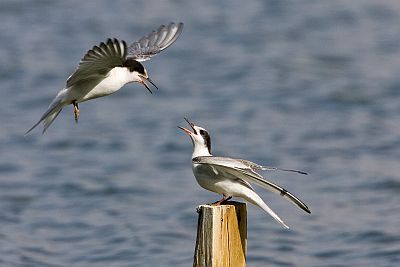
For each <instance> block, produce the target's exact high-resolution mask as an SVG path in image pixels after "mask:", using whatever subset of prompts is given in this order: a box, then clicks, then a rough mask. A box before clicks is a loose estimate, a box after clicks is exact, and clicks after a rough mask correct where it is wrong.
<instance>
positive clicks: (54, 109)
mask: <svg viewBox="0 0 400 267" xmlns="http://www.w3.org/2000/svg"><path fill="white" fill-rule="evenodd" d="M63 107H64V104H63V103H61V102H58V103H54V104H53V105H50V107H49V108H48V109H47V111H46V112H45V113H44V114H43V115H42V117H41V118H40V120H39V121H38V122H37V123H35V125H33V126H32V128H30V129H29V130H28V131H26V133H25V135H27V134H28V133H30V132H31V131H32V130H33V129H35V128H36V126H38V125H39V124H40V123H41V122H43V131H42V133H44V132H45V131H46V130H47V128H49V126H50V124H51V123H52V122H53V121H54V120H55V119H56V118H57V116H58V114H60V112H61V110H62V109H63Z"/></svg>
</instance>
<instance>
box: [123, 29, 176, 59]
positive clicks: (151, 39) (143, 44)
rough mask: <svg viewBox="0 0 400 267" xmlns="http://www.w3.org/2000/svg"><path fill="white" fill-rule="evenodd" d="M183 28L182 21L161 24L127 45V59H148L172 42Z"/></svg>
mask: <svg viewBox="0 0 400 267" xmlns="http://www.w3.org/2000/svg"><path fill="white" fill-rule="evenodd" d="M182 30H183V23H182V22H181V23H178V24H175V23H170V24H169V25H168V26H165V25H161V26H160V27H159V28H158V29H157V30H155V31H152V32H151V33H149V34H148V35H146V36H144V37H142V38H141V39H139V40H138V41H136V42H134V43H132V44H131V45H130V46H129V47H128V56H127V58H129V59H134V60H137V61H146V60H149V59H150V58H151V57H153V56H154V55H156V54H158V53H160V52H161V51H162V50H164V49H165V48H167V47H168V46H170V45H171V44H173V43H174V42H175V41H176V39H178V37H179V35H181V33H182Z"/></svg>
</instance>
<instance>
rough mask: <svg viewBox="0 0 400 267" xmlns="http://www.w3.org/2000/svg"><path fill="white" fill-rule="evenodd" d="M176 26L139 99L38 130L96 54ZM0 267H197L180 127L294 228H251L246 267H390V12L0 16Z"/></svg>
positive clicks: (272, 4) (398, 94)
mask: <svg viewBox="0 0 400 267" xmlns="http://www.w3.org/2000/svg"><path fill="white" fill-rule="evenodd" d="M170 21H184V22H185V29H184V32H183V34H182V36H181V38H180V39H179V40H178V41H177V42H176V43H175V44H174V45H173V46H172V47H170V48H168V49H167V50H166V51H165V52H163V53H162V54H160V55H158V56H156V57H154V58H153V59H152V60H151V61H148V62H145V63H144V64H145V66H146V68H147V69H148V71H149V74H150V76H151V77H152V79H153V80H154V82H155V83H156V84H157V85H158V86H159V88H160V90H159V91H156V92H155V93H154V94H153V95H150V94H149V93H148V92H147V91H146V90H145V89H144V88H143V87H142V86H140V85H138V84H130V85H127V86H125V87H124V88H123V89H122V90H121V91H119V92H117V93H116V94H114V95H112V96H109V97H106V98H101V99H97V100H95V101H89V102H86V103H83V104H82V105H80V109H81V117H80V121H79V124H78V125H75V123H74V119H73V113H72V109H71V107H67V108H66V109H65V110H64V111H63V112H62V113H61V114H60V116H59V117H58V118H57V120H56V121H55V122H54V124H53V125H52V126H51V127H50V128H49V130H48V132H47V133H46V134H45V135H41V132H40V131H41V129H37V130H36V131H34V132H32V133H31V134H30V135H28V136H27V137H24V136H23V133H24V132H25V131H26V130H27V129H28V128H30V126H31V125H33V124H34V123H35V122H36V121H37V120H38V119H39V117H40V116H41V115H42V113H43V112H44V110H45V109H46V108H47V106H48V104H49V102H50V101H51V100H52V98H53V97H54V96H55V94H56V93H57V91H58V90H60V89H61V88H63V86H64V85H65V79H66V78H67V77H68V75H69V74H70V73H71V72H72V71H73V70H74V69H75V67H76V65H77V63H78V62H79V60H80V58H81V57H82V56H83V54H84V53H85V52H86V50H87V49H89V48H90V47H92V46H93V45H95V44H98V43H99V42H100V41H104V40H106V38H108V37H117V38H120V39H124V40H126V41H128V42H131V41H134V40H136V39H137V38H140V37H141V36H142V35H144V34H146V33H148V32H149V31H151V30H152V29H155V28H157V27H158V26H159V25H161V24H165V23H168V22H170ZM0 22H1V23H0V43H1V44H0V62H1V64H0V87H1V89H0V94H1V100H2V101H1V104H0V114H1V116H0V225H1V227H0V266H89V267H90V266H191V264H192V260H193V249H194V245H195V238H196V236H195V235H196V224H197V214H196V211H195V208H196V206H197V205H199V204H202V203H209V202H213V201H215V200H217V199H218V198H219V196H217V195H215V194H213V193H211V192H207V191H205V190H203V189H202V188H200V187H199V186H198V185H197V184H196V181H195V180H194V178H193V175H192V171H191V168H190V155H191V151H192V145H191V142H190V140H189V138H188V137H187V136H186V135H185V134H184V133H182V132H181V131H180V130H179V129H178V128H177V127H176V126H177V125H182V126H184V125H185V121H184V120H183V117H188V118H190V119H192V120H193V121H194V122H195V123H197V124H198V125H201V126H203V127H205V128H207V129H208V130H209V131H210V133H211V135H212V147H213V152H214V154H215V155H229V156H234V157H239V158H247V159H250V160H252V161H255V162H257V163H262V164H266V165H272V166H275V165H277V166H282V167H289V168H297V169H302V170H305V171H308V172H309V173H310V174H309V175H308V176H302V175H296V174H291V173H278V172H276V173H266V177H268V178H269V179H271V180H272V181H274V182H276V183H278V184H279V185H281V186H283V187H285V188H286V189H288V190H289V191H291V192H293V193H295V194H296V195H298V196H299V197H300V198H301V199H302V200H303V201H304V202H306V203H307V204H308V205H309V207H310V209H311V210H312V214H311V215H308V214H306V213H304V212H303V211H301V210H299V209H298V208H296V207H295V206H293V205H291V204H289V203H288V202H286V201H285V200H283V199H281V198H280V197H279V196H277V195H274V194H272V193H270V192H267V191H264V190H262V189H260V188H257V191H258V192H259V193H260V195H261V196H262V197H263V198H264V199H265V201H266V202H267V203H268V204H269V205H270V206H271V208H273V209H274V210H275V211H276V212H277V213H278V214H279V215H280V216H281V217H282V218H283V219H284V220H285V221H286V222H287V224H288V225H290V226H291V228H292V229H291V230H290V231H287V230H284V229H282V227H281V226H280V225H278V224H277V223H276V222H274V221H273V220H272V218H271V217H270V216H268V215H266V214H265V213H263V212H262V210H260V209H258V208H256V207H253V206H250V207H249V214H248V266H398V264H399V262H400V177H399V173H400V164H399V159H400V74H399V73H400V3H399V2H398V1H373V0H367V1H359V0H356V1H344V0H343V1H303V0H302V1H262V0H259V1H210V0H209V1H178V0H176V1H161V0H160V1H153V0H152V1H120V0H114V1H106V0H104V1H50V0H48V1H44V0H40V1H39V0H38V1H16V0H1V1H0Z"/></svg>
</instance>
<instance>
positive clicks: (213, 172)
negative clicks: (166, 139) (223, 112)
mask: <svg viewBox="0 0 400 267" xmlns="http://www.w3.org/2000/svg"><path fill="white" fill-rule="evenodd" d="M185 120H186V121H187V122H188V123H189V125H190V127H191V128H192V131H191V130H188V129H186V128H183V127H180V126H178V127H179V128H180V129H181V130H183V131H185V132H186V133H187V134H188V135H189V136H190V138H191V139H192V142H193V154H192V169H193V174H194V176H195V178H196V180H197V182H198V183H199V185H200V186H201V187H203V188H205V189H207V190H209V191H212V192H215V193H218V194H221V195H222V196H223V197H222V199H221V200H219V201H217V202H215V203H214V204H216V205H220V204H221V203H224V202H225V201H227V200H229V199H230V198H232V197H241V198H243V199H245V200H247V201H248V202H250V203H252V204H255V205H257V206H259V207H260V208H262V209H263V210H264V211H266V212H267V213H268V214H270V215H271V216H272V217H273V218H274V219H275V220H276V221H277V222H279V223H280V224H282V225H283V226H284V227H285V228H289V227H288V226H287V225H286V224H285V223H284V222H283V221H282V219H281V218H279V216H278V215H277V214H276V213H275V212H274V211H273V210H272V209H271V208H270V207H268V206H267V204H265V202H264V201H263V200H262V199H261V197H260V196H259V195H258V194H257V193H256V192H255V191H254V189H253V187H252V186H251V185H250V183H255V184H257V185H259V186H261V187H263V188H265V189H268V190H270V191H272V192H275V193H278V194H280V195H281V196H282V197H283V198H285V199H287V200H288V201H289V202H291V203H293V204H295V205H296V206H298V207H300V208H301V209H302V210H304V211H305V212H307V213H311V211H310V209H309V208H308V207H307V205H306V204H304V203H303V202H302V201H301V200H300V199H299V198H297V197H296V196H295V195H293V194H292V193H290V192H289V191H287V190H286V189H284V188H282V187H280V186H278V185H276V184H273V183H271V182H270V181H267V180H265V179H264V178H263V177H262V176H261V175H260V174H258V173H257V172H256V171H261V170H266V171H274V170H280V171H289V172H296V173H301V174H307V173H305V172H302V171H298V170H291V169H280V168H276V167H265V166H261V165H258V164H256V163H253V162H251V161H248V160H243V159H234V158H227V157H214V156H213V155H211V138H210V135H209V133H208V132H207V131H206V130H205V129H204V128H202V127H199V126H196V125H194V124H193V123H191V122H189V120H187V119H185Z"/></svg>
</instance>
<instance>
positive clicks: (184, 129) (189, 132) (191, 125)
mask: <svg viewBox="0 0 400 267" xmlns="http://www.w3.org/2000/svg"><path fill="white" fill-rule="evenodd" d="M185 121H187V123H188V124H189V125H190V127H192V130H193V132H191V131H190V130H188V129H186V128H183V127H181V126H178V128H179V129H181V130H183V131H185V132H186V133H187V134H188V135H193V134H196V129H195V128H194V127H193V126H194V124H193V123H191V122H190V121H189V120H188V119H186V118H185Z"/></svg>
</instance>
